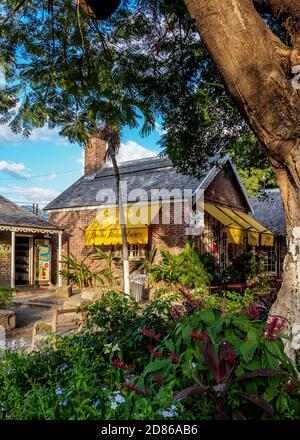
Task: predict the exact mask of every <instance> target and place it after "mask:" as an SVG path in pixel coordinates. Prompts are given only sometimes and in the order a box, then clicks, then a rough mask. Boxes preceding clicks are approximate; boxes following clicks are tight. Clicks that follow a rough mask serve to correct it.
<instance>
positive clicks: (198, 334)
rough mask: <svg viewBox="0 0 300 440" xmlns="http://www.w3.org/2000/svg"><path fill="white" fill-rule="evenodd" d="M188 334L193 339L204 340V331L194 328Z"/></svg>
mask: <svg viewBox="0 0 300 440" xmlns="http://www.w3.org/2000/svg"><path fill="white" fill-rule="evenodd" d="M189 336H190V337H191V338H193V339H195V340H196V341H205V339H206V334H205V333H203V332H196V331H195V330H193V331H191V333H190V334H189Z"/></svg>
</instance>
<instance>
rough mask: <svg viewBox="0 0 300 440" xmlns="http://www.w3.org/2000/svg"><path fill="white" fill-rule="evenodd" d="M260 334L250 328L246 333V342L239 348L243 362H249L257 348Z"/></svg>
mask: <svg viewBox="0 0 300 440" xmlns="http://www.w3.org/2000/svg"><path fill="white" fill-rule="evenodd" d="M259 337H260V334H259V332H258V330H256V329H255V328H251V329H250V330H249V331H248V333H247V340H246V341H245V342H244V344H243V345H242V346H241V348H240V353H241V355H242V358H243V360H244V361H245V362H249V361H250V360H251V359H252V357H253V355H254V353H255V351H256V349H257V346H258V342H259Z"/></svg>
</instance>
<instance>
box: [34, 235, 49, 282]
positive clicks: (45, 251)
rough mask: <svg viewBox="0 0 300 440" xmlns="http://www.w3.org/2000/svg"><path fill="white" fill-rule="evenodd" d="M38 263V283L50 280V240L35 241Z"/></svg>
mask: <svg viewBox="0 0 300 440" xmlns="http://www.w3.org/2000/svg"><path fill="white" fill-rule="evenodd" d="M35 245H36V263H37V265H36V266H37V267H36V268H37V279H38V281H43V282H47V281H49V280H50V242H49V240H35Z"/></svg>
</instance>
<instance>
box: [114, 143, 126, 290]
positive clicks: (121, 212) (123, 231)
mask: <svg viewBox="0 0 300 440" xmlns="http://www.w3.org/2000/svg"><path fill="white" fill-rule="evenodd" d="M112 150H113V151H112V153H111V160H112V164H113V168H114V174H115V179H116V190H117V205H118V207H119V220H120V228H121V234H122V257H123V289H124V292H125V293H126V294H127V295H129V294H130V284H129V258H128V243H127V231H126V223H125V215H124V206H123V200H122V194H121V191H120V173H119V167H118V163H117V160H116V155H115V152H114V149H112Z"/></svg>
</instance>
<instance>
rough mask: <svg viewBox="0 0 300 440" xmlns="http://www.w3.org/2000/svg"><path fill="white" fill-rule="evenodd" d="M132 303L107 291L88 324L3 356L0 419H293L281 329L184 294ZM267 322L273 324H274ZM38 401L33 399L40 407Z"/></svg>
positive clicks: (295, 386)
mask: <svg viewBox="0 0 300 440" xmlns="http://www.w3.org/2000/svg"><path fill="white" fill-rule="evenodd" d="M173 304H174V301H173V299H172V298H169V299H168V300H162V299H160V300H155V301H153V302H150V303H149V304H147V305H146V307H145V308H139V306H138V304H137V303H136V302H135V301H134V300H133V299H132V298H130V297H128V296H126V295H124V294H120V293H116V292H113V291H112V292H108V293H106V294H104V295H103V298H101V300H99V301H98V302H97V303H95V304H93V305H92V306H90V307H89V308H88V310H87V312H88V318H87V322H86V325H85V328H84V329H83V330H82V331H81V332H80V333H77V334H73V335H70V336H68V337H65V338H60V337H57V338H56V340H55V349H54V348H52V345H51V344H52V342H54V341H52V340H51V339H50V341H49V343H46V344H45V345H44V346H42V347H40V349H39V351H37V352H34V353H32V354H30V355H26V354H25V353H22V352H21V351H20V350H19V351H13V350H8V351H7V352H6V356H5V357H4V358H3V359H2V361H1V362H0V418H1V419H13V420H16V419H30V420H34V419H40V420H43V419H49V418H50V419H98V420H101V419H120V420H122V419H123V420H128V419H135V420H138V419H148V420H149V419H154V420H155V419H168V418H171V419H172V418H173V419H178V420H180V419H183V420H184V419H186V420H199V419H200V420H213V419H215V418H232V419H236V418H247V419H252V420H261V419H270V418H280V419H299V417H300V406H299V393H300V386H299V383H298V380H297V371H296V370H295V367H294V366H293V364H292V363H291V362H290V360H289V359H288V358H287V356H286V355H285V354H284V349H283V343H282V341H281V339H279V336H280V334H277V333H274V331H273V330H272V332H271V331H270V327H268V329H267V331H266V326H268V325H267V324H266V323H264V322H262V321H257V320H252V319H251V318H250V317H246V316H245V315H244V314H243V313H240V314H239V315H238V316H237V315H232V314H231V313H230V312H229V313H225V314H224V313H222V312H221V311H220V310H216V309H212V308H206V307H203V305H202V304H201V302H195V300H194V299H193V298H190V299H189V296H188V294H186V295H185V302H184V303H182V302H181V303H180V304H179V303H178V304H177V306H176V311H175V309H174V305H173ZM273 329H274V325H273ZM37 402H38V404H37Z"/></svg>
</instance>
